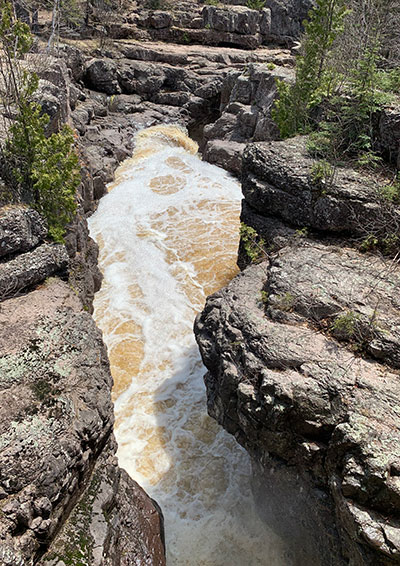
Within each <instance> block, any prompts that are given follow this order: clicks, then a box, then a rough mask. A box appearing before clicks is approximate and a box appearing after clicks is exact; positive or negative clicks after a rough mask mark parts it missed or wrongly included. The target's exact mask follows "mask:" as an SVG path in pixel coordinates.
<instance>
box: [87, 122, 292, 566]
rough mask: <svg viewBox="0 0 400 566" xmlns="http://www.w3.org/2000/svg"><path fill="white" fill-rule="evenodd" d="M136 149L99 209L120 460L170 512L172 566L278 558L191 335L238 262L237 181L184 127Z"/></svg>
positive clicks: (150, 135) (102, 303)
mask: <svg viewBox="0 0 400 566" xmlns="http://www.w3.org/2000/svg"><path fill="white" fill-rule="evenodd" d="M135 148H136V149H135V152H134V154H133V156H132V158H130V159H128V160H127V161H125V162H124V163H123V165H122V166H121V167H120V168H119V169H118V171H117V174H116V178H115V182H114V183H112V184H111V185H110V187H109V193H108V194H107V195H106V196H105V197H104V198H103V199H102V200H101V201H100V204H99V208H98V210H97V212H96V213H95V214H94V215H93V216H92V217H91V219H90V232H91V235H92V237H93V238H94V239H95V240H96V241H97V242H98V244H99V247H100V268H101V270H102V272H103V274H104V281H103V284H102V288H101V290H100V291H99V292H98V293H97V295H96V298H95V319H96V321H97V324H98V326H99V327H100V328H101V329H102V331H103V333H104V340H105V342H106V344H107V346H108V352H109V357H110V362H111V370H112V374H113V378H114V389H113V396H114V403H115V414H116V428H115V432H116V437H117V441H118V444H119V450H118V457H119V461H120V465H121V466H122V467H123V468H125V469H126V470H127V472H128V473H129V474H130V475H131V476H132V477H133V478H134V479H135V480H136V481H138V482H139V483H140V484H141V485H142V486H143V487H144V489H145V490H146V491H147V492H148V493H149V494H150V496H151V497H153V498H155V499H156V500H157V501H158V503H159V504H160V505H161V507H162V509H163V512H164V516H165V529H166V541H167V563H168V565H169V566H258V565H260V566H261V565H262V566H282V565H284V564H285V559H284V548H283V545H282V544H281V542H280V540H279V539H278V538H277V537H276V535H274V534H273V533H271V532H270V531H268V530H267V527H266V525H265V524H264V523H263V522H262V521H261V519H260V518H259V516H258V515H257V512H256V509H255V505H254V502H253V498H252V494H251V490H250V476H251V470H250V462H249V458H248V456H247V454H246V453H245V451H244V450H242V449H241V448H240V447H239V446H238V444H237V443H236V441H235V440H234V438H232V437H231V436H230V435H229V434H227V433H226V432H225V431H224V430H223V429H222V427H220V426H219V425H217V424H216V423H215V421H213V420H212V419H211V418H209V417H208V416H207V411H206V394H205V387H204V384H203V375H204V373H205V368H204V366H203V365H202V362H201V359H200V355H199V352H198V349H197V346H196V343H195V340H194V335H193V331H192V326H193V320H194V317H195V315H196V313H198V312H199V311H200V310H201V309H202V307H203V305H204V302H205V298H206V296H207V295H209V294H210V293H212V292H214V291H216V290H218V289H219V288H221V287H222V286H223V285H224V284H226V283H227V281H229V279H231V278H232V277H233V276H234V274H235V273H236V272H237V268H236V263H235V262H236V254H237V245H238V233H239V211H240V201H241V192H240V186H239V184H238V182H237V181H236V180H235V179H233V178H232V177H231V176H229V175H228V174H227V173H226V172H225V171H223V170H222V169H220V168H218V167H215V166H212V165H210V164H208V163H204V162H202V161H201V159H200V158H199V156H198V155H197V145H196V144H195V142H193V141H192V140H190V139H189V138H188V137H187V136H186V134H185V133H184V132H183V131H182V130H181V129H179V128H177V127H174V126H156V127H153V128H149V129H147V130H142V131H141V132H139V133H138V134H137V136H136V144H135Z"/></svg>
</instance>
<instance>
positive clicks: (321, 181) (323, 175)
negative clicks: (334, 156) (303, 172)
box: [310, 160, 334, 186]
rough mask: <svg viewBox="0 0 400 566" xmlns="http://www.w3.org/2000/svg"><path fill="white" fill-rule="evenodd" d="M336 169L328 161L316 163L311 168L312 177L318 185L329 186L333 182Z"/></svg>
mask: <svg viewBox="0 0 400 566" xmlns="http://www.w3.org/2000/svg"><path fill="white" fill-rule="evenodd" d="M333 176H334V168H333V167H332V165H331V164H330V163H328V161H325V160H321V161H317V162H316V163H314V164H313V165H312V167H311V173H310V177H311V180H312V182H313V183H315V184H316V185H319V186H322V185H328V184H330V183H331V182H332V180H333Z"/></svg>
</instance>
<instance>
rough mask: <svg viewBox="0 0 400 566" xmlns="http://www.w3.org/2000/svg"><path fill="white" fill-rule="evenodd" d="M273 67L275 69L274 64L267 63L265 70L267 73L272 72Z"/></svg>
mask: <svg viewBox="0 0 400 566" xmlns="http://www.w3.org/2000/svg"><path fill="white" fill-rule="evenodd" d="M275 67H276V65H275V63H272V62H270V63H267V69H268V70H269V71H273V70H274V69H275Z"/></svg>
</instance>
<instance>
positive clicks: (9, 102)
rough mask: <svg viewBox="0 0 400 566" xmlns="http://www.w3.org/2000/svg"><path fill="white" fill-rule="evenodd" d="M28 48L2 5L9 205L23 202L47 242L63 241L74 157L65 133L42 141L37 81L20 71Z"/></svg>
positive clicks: (71, 205) (75, 174)
mask: <svg viewBox="0 0 400 566" xmlns="http://www.w3.org/2000/svg"><path fill="white" fill-rule="evenodd" d="M31 44H32V38H31V35H30V32H29V28H28V27H27V26H26V25H25V24H21V22H18V20H15V19H14V18H13V13H12V8H11V5H10V4H6V5H5V6H4V7H3V8H2V10H1V24H0V45H1V47H2V48H3V51H4V53H5V62H4V63H3V65H2V67H1V72H2V75H3V80H4V81H5V84H6V88H5V93H3V95H2V100H1V101H2V104H3V106H4V107H5V108H8V109H9V112H10V114H11V113H12V114H13V115H14V119H13V120H12V122H11V124H10V126H9V130H8V137H7V139H6V141H5V143H4V144H3V147H2V155H3V158H4V159H5V160H6V161H7V162H9V163H11V168H10V170H9V171H7V173H6V176H7V179H6V180H7V181H8V183H9V184H10V185H11V187H12V192H13V200H16V201H22V202H27V203H29V204H30V205H31V206H32V207H33V208H35V209H36V210H38V211H39V212H40V213H41V214H43V215H44V216H45V218H46V219H47V221H48V225H49V234H50V236H51V237H52V238H53V239H54V240H56V241H62V237H63V234H64V232H65V226H66V224H67V223H68V222H69V221H70V220H71V219H72V218H73V215H74V213H75V209H76V203H75V191H76V188H77V186H78V184H79V181H80V175H79V170H78V156H77V154H76V152H75V151H74V149H73V145H74V137H73V133H72V130H71V129H70V128H69V127H67V126H64V128H63V129H62V130H61V131H60V132H58V133H54V134H52V135H51V136H49V137H46V134H45V132H46V126H47V123H48V116H47V115H43V114H42V112H41V107H40V106H39V104H37V103H36V102H34V101H33V95H34V93H35V91H36V89H37V86H38V77H37V75H36V74H35V73H30V72H29V71H28V70H27V69H24V68H22V67H21V62H20V60H19V58H20V57H22V56H23V55H24V54H25V53H27V51H28V50H29V48H30V46H31ZM11 111H12V112H11ZM3 174H4V171H3Z"/></svg>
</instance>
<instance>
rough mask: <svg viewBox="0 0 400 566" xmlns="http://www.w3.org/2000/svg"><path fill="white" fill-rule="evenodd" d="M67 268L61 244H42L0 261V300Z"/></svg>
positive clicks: (66, 256) (65, 252)
mask: <svg viewBox="0 0 400 566" xmlns="http://www.w3.org/2000/svg"><path fill="white" fill-rule="evenodd" d="M67 268H68V254H67V251H66V249H65V246H63V245H61V244H42V245H41V246H38V247H37V248H36V249H34V250H33V251H29V252H26V253H24V254H20V255H18V256H16V257H15V258H13V259H11V260H10V261H7V262H4V261H3V263H0V300H4V299H5V298H8V297H13V296H15V295H17V294H18V293H19V292H21V291H25V290H27V289H29V287H31V286H32V285H37V284H38V283H41V282H42V281H44V280H45V279H46V278H47V277H50V276H51V275H54V274H55V273H64V274H65V272H66V270H67Z"/></svg>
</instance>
